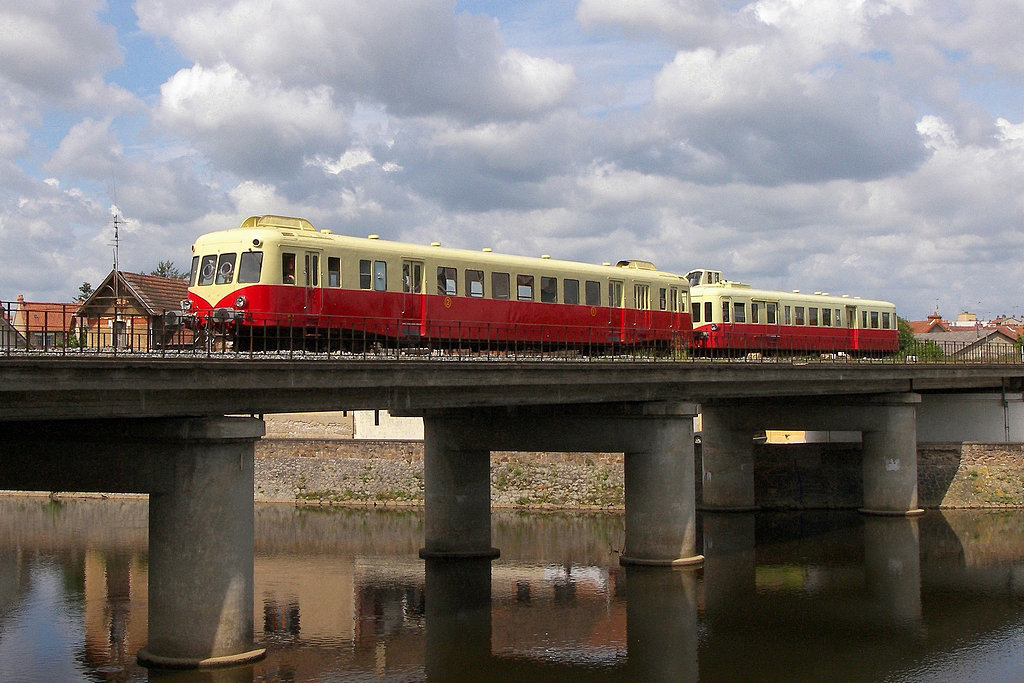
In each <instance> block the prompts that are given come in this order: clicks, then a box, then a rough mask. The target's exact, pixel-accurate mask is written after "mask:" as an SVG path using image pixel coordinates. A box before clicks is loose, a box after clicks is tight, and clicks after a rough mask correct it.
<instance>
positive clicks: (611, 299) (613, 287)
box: [608, 280, 622, 308]
mask: <svg viewBox="0 0 1024 683" xmlns="http://www.w3.org/2000/svg"><path fill="white" fill-rule="evenodd" d="M608 306H609V307H611V308H622V283H621V282H619V281H618V280H610V281H609V282H608Z"/></svg>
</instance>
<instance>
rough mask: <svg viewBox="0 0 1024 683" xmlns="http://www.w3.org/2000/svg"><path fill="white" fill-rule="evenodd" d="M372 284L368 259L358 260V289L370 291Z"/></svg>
mask: <svg viewBox="0 0 1024 683" xmlns="http://www.w3.org/2000/svg"><path fill="white" fill-rule="evenodd" d="M372 284H373V271H372V270H371V268H370V260H369V259H359V289H370V287H371V285H372Z"/></svg>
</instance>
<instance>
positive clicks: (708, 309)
mask: <svg viewBox="0 0 1024 683" xmlns="http://www.w3.org/2000/svg"><path fill="white" fill-rule="evenodd" d="M714 310H715V309H714V306H713V305H712V303H711V302H710V301H705V302H704V322H706V323H709V322H711V314H712V312H713V311H714Z"/></svg>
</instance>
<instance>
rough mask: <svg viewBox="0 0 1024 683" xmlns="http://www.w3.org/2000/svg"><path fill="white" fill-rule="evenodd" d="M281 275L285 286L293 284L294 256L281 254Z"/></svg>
mask: <svg viewBox="0 0 1024 683" xmlns="http://www.w3.org/2000/svg"><path fill="white" fill-rule="evenodd" d="M281 273H282V281H283V282H284V283H285V284H286V285H294V284H295V254H289V253H284V254H281Z"/></svg>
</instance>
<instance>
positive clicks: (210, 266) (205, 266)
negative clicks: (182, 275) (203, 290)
mask: <svg viewBox="0 0 1024 683" xmlns="http://www.w3.org/2000/svg"><path fill="white" fill-rule="evenodd" d="M216 274H217V255H216V254H211V255H209V256H204V257H203V262H202V265H200V267H199V284H200V285H212V284H213V276H214V275H216Z"/></svg>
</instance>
